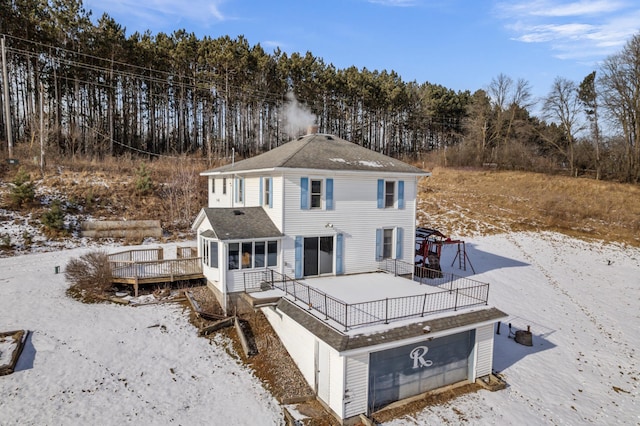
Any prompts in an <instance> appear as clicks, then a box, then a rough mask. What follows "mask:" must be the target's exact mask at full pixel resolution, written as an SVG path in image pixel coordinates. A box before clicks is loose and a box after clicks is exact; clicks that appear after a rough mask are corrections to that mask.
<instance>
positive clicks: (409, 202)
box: [193, 134, 505, 420]
mask: <svg viewBox="0 0 640 426" xmlns="http://www.w3.org/2000/svg"><path fill="white" fill-rule="evenodd" d="M202 175H203V176H206V177H207V179H208V192H209V202H208V206H207V207H206V208H203V209H202V210H201V212H200V213H199V214H198V216H197V218H196V220H195V222H194V224H193V229H194V230H195V231H196V232H197V238H198V252H199V256H201V257H202V262H203V273H204V275H205V276H206V277H207V283H208V286H209V287H210V288H211V290H212V291H213V292H214V293H215V294H216V296H217V297H218V299H219V300H220V301H221V304H222V306H223V308H224V309H225V310H227V311H229V310H230V309H231V308H232V305H233V303H234V300H236V299H235V296H236V295H238V294H241V293H243V292H252V294H254V295H256V294H258V293H259V292H256V290H261V289H265V288H267V289H269V290H272V292H271V293H270V294H271V295H272V294H273V290H276V293H278V292H280V294H281V295H282V298H281V299H280V301H279V302H278V303H277V305H275V306H271V307H265V308H263V312H264V313H265V315H266V316H267V319H268V320H269V321H270V322H271V324H272V326H273V327H274V329H275V331H276V332H277V333H278V335H279V336H280V338H281V340H282V342H283V344H284V345H285V347H286V348H287V350H288V351H289V353H290V354H291V356H292V358H293V359H294V361H295V362H296V364H297V365H298V367H299V368H300V370H301V372H302V374H303V375H304V376H305V379H306V380H307V382H308V383H309V384H310V386H311V387H312V388H313V389H315V391H316V393H317V396H318V399H319V400H320V401H321V402H323V403H324V404H325V406H326V407H327V408H328V409H330V410H331V411H332V413H333V414H334V415H335V416H336V417H337V418H338V419H341V420H346V419H349V418H352V417H354V416H358V415H359V414H362V413H367V414H370V413H371V412H373V411H375V410H377V409H379V408H381V407H383V406H385V405H387V404H389V403H390V402H393V401H396V400H399V399H403V398H406V397H409V396H413V395H417V394H420V393H422V392H425V391H428V390H431V389H435V388H438V387H441V386H444V385H449V384H452V383H457V382H461V381H473V380H476V378H478V377H483V376H487V375H490V374H491V358H492V354H493V326H494V323H495V322H497V321H498V319H500V318H502V317H504V316H505V315H504V314H503V313H502V312H500V311H499V310H497V309H495V308H490V307H489V306H488V304H487V299H488V284H483V283H475V282H472V281H471V280H468V279H467V280H465V281H464V283H462V284H460V285H459V287H460V288H458V285H456V288H454V285H453V284H451V281H452V280H447V283H448V284H447V285H448V287H446V290H445V289H444V287H443V286H444V284H443V281H442V280H440V281H438V280H435V281H434V280H431V279H428V278H427V279H426V280H422V281H421V282H417V281H415V280H410V279H409V280H408V279H406V277H408V278H412V277H414V272H415V271H414V267H413V264H414V256H415V228H416V222H415V218H416V208H417V204H416V201H417V191H418V183H419V181H420V180H421V179H423V178H425V177H427V176H429V173H427V172H425V171H423V170H421V169H419V168H416V167H413V166H411V165H409V164H406V163H404V162H401V161H399V160H396V159H393V158H390V157H388V156H385V155H383V154H380V153H377V152H374V151H371V150H368V149H366V148H363V147H361V146H358V145H356V144H353V143H351V142H348V141H345V140H343V139H340V138H338V137H336V136H333V135H326V134H308V135H306V136H303V137H300V138H298V139H296V140H293V141H290V142H288V143H286V144H284V145H282V146H280V147H278V148H275V149H273V150H271V151H269V152H266V153H264V154H261V155H258V156H256V157H253V158H249V159H246V160H243V161H239V162H236V163H232V164H229V165H225V166H222V167H218V168H216V169H213V170H209V171H206V172H203V173H202ZM381 270H384V271H386V272H381ZM389 271H391V272H393V273H389ZM399 275H402V276H404V277H405V278H401V277H400V276H399ZM265 284H266V287H265ZM256 297H258V296H257V295H256ZM426 342H428V344H427V343H426ZM427 352H429V356H427V355H426V354H427Z"/></svg>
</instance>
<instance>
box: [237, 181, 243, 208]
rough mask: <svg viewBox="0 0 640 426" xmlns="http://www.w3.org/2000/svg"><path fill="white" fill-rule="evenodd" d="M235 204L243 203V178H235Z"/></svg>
mask: <svg viewBox="0 0 640 426" xmlns="http://www.w3.org/2000/svg"><path fill="white" fill-rule="evenodd" d="M236 203H244V178H241V177H238V178H236Z"/></svg>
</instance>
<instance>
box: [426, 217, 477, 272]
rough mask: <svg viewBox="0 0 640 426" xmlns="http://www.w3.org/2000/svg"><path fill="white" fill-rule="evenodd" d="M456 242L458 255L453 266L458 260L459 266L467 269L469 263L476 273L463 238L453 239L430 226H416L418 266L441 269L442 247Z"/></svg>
mask: <svg viewBox="0 0 640 426" xmlns="http://www.w3.org/2000/svg"><path fill="white" fill-rule="evenodd" d="M452 244H455V245H456V246H457V251H456V256H455V257H454V258H453V262H451V266H453V265H454V264H455V263H456V260H457V261H458V268H459V269H462V270H464V271H466V270H467V263H468V264H469V267H471V270H472V271H473V273H474V274H475V273H476V271H475V269H473V265H472V264H471V260H469V256H468V255H467V247H466V245H465V242H464V241H462V240H452V239H451V238H449V237H447V236H446V235H444V234H443V233H441V232H440V231H438V230H435V229H430V228H422V227H418V228H416V247H417V248H416V266H421V267H423V268H428V269H433V270H436V271H441V268H440V257H441V256H442V247H443V246H446V245H452Z"/></svg>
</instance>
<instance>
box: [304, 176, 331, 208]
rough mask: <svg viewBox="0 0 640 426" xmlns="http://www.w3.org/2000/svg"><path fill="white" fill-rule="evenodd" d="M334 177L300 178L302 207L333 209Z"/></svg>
mask: <svg viewBox="0 0 640 426" xmlns="http://www.w3.org/2000/svg"><path fill="white" fill-rule="evenodd" d="M333 203H334V200H333V179H331V178H328V179H315V178H312V179H310V178H308V177H303V178H300V208H301V209H302V210H309V209H314V210H315V209H323V208H324V210H333Z"/></svg>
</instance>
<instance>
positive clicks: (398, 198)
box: [378, 179, 404, 209]
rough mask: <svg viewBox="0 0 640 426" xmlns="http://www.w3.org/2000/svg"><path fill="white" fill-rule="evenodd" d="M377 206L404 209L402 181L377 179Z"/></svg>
mask: <svg viewBox="0 0 640 426" xmlns="http://www.w3.org/2000/svg"><path fill="white" fill-rule="evenodd" d="M378 208H379V209H390V208H398V209H404V181H403V180H398V181H394V180H384V179H378Z"/></svg>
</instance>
